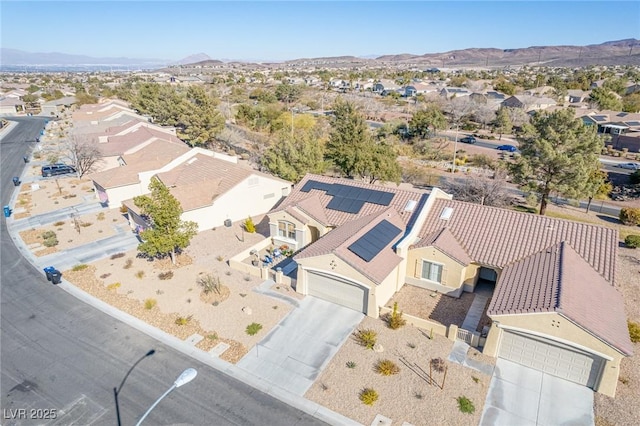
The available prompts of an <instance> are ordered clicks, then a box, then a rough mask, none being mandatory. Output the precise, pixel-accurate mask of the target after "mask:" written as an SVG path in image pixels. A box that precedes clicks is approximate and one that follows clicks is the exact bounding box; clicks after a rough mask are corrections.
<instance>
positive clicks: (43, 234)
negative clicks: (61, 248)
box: [40, 231, 57, 240]
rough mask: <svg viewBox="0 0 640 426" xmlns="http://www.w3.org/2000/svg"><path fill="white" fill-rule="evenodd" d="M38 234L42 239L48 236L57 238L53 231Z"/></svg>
mask: <svg viewBox="0 0 640 426" xmlns="http://www.w3.org/2000/svg"><path fill="white" fill-rule="evenodd" d="M40 236H41V237H42V239H43V240H48V239H49V238H57V235H56V233H55V232H53V231H45V232H43V233H42V234H40Z"/></svg>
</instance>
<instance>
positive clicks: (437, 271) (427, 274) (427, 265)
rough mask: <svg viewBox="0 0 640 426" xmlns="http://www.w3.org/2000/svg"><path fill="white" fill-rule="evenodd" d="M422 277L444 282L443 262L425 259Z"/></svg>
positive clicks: (440, 282)
mask: <svg viewBox="0 0 640 426" xmlns="http://www.w3.org/2000/svg"><path fill="white" fill-rule="evenodd" d="M422 279H425V280H429V281H434V282H437V283H439V284H442V264H440V263H433V262H429V261H427V260H423V261H422Z"/></svg>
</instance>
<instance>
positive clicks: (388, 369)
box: [374, 359, 400, 376]
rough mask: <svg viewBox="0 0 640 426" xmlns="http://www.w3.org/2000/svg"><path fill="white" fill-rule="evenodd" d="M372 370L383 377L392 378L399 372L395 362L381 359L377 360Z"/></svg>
mask: <svg viewBox="0 0 640 426" xmlns="http://www.w3.org/2000/svg"><path fill="white" fill-rule="evenodd" d="M374 370H375V372H376V373H378V374H381V375H383V376H393V375H394V374H398V373H399V372H400V368H399V367H398V366H397V365H396V363H395V362H393V361H391V360H390V359H381V360H379V361H378V362H377V363H376V365H375V367H374Z"/></svg>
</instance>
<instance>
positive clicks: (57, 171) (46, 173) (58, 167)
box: [41, 163, 76, 177]
mask: <svg viewBox="0 0 640 426" xmlns="http://www.w3.org/2000/svg"><path fill="white" fill-rule="evenodd" d="M75 172H76V169H74V168H73V167H71V166H69V165H67V164H64V163H56V164H49V165H47V166H42V170H41V173H42V177H50V176H59V175H67V174H71V173H75Z"/></svg>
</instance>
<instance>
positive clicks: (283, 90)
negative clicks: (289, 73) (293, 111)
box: [276, 83, 302, 104]
mask: <svg viewBox="0 0 640 426" xmlns="http://www.w3.org/2000/svg"><path fill="white" fill-rule="evenodd" d="M301 92H302V91H301V89H300V86H296V85H293V84H285V83H283V84H279V85H278V86H277V87H276V98H278V100H279V101H281V102H285V103H287V104H290V103H291V102H295V101H297V100H298V99H299V98H300V93H301Z"/></svg>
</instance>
